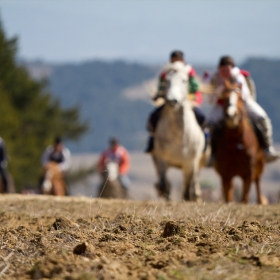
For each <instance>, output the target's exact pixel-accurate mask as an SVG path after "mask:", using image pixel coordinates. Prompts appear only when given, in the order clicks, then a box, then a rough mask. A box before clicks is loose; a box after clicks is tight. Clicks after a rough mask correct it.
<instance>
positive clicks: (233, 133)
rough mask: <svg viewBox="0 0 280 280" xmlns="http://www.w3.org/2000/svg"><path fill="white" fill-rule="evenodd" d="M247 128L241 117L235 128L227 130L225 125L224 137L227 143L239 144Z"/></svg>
mask: <svg viewBox="0 0 280 280" xmlns="http://www.w3.org/2000/svg"><path fill="white" fill-rule="evenodd" d="M247 127H248V120H247V118H246V117H244V116H243V117H242V118H241V120H240V122H239V124H238V126H237V127H236V128H228V127H227V126H226V125H225V136H226V138H227V141H232V142H241V141H243V136H244V132H245V130H246V128H247Z"/></svg>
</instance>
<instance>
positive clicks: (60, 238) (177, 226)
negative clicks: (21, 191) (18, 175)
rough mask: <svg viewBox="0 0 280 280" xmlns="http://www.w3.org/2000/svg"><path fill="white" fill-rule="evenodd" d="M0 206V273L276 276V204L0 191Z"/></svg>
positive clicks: (279, 210)
mask: <svg viewBox="0 0 280 280" xmlns="http://www.w3.org/2000/svg"><path fill="white" fill-rule="evenodd" d="M0 210H1V212H0V225H1V228H0V231H1V236H0V237H1V238H0V243H1V245H0V255H1V257H0V259H1V260H0V278H1V277H2V278H3V279H49V278H51V279H68V280H70V279H80V280H82V279H84V280H86V279H160V280H163V279H266V280H268V279H280V224H279V217H280V216H279V215H280V207H279V205H271V206H257V205H249V206H245V205H237V204H233V205H224V204H205V205H196V204H193V203H172V202H170V203H164V202H137V201H120V200H102V199H99V200H97V199H89V198H82V197H81V198H79V197H68V198H62V199H59V198H53V197H42V196H20V195H2V196H0ZM4 259H5V260H4Z"/></svg>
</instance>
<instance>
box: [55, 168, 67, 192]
mask: <svg viewBox="0 0 280 280" xmlns="http://www.w3.org/2000/svg"><path fill="white" fill-rule="evenodd" d="M52 186H53V194H54V195H56V196H65V195H66V185H65V182H64V178H63V176H62V174H61V173H60V172H56V174H55V175H54V176H53V180H52Z"/></svg>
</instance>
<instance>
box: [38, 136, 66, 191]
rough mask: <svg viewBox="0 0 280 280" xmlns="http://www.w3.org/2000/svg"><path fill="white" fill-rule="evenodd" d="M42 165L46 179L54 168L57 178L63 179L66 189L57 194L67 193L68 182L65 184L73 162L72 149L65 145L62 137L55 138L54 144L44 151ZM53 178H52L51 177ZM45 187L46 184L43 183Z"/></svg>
mask: <svg viewBox="0 0 280 280" xmlns="http://www.w3.org/2000/svg"><path fill="white" fill-rule="evenodd" d="M41 162H42V166H43V168H44V172H45V174H44V181H45V179H46V178H45V177H46V175H47V174H48V171H49V170H51V169H52V170H53V171H54V173H55V176H56V178H58V180H62V181H63V185H64V190H63V191H62V192H60V191H61V190H59V194H56V193H54V194H55V195H65V194H66V184H65V174H66V172H67V171H68V170H69V168H70V164H71V153H70V150H69V149H67V148H66V147H64V145H63V142H62V140H61V138H60V137H57V138H55V140H54V144H53V146H48V147H47V148H46V150H45V151H44V153H43V155H42V158H41ZM50 180H51V179H50ZM43 188H44V184H43Z"/></svg>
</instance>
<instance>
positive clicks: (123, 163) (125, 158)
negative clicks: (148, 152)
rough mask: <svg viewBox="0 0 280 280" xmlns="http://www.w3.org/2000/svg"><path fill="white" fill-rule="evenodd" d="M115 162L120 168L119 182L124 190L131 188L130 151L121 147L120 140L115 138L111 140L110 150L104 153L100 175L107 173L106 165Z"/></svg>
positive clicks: (100, 165) (100, 164)
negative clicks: (129, 174) (129, 172)
mask: <svg viewBox="0 0 280 280" xmlns="http://www.w3.org/2000/svg"><path fill="white" fill-rule="evenodd" d="M110 161H114V162H117V163H118V166H119V177H118V179H119V181H120V183H121V185H122V187H123V188H124V189H126V190H127V189H128V188H129V186H130V180H129V177H128V171H129V168H130V156H129V153H128V151H127V150H126V149H125V148H124V147H123V146H121V145H120V143H119V140H118V139H117V138H115V137H112V138H110V139H109V148H108V149H106V150H105V151H103V152H102V154H101V156H100V159H99V162H98V169H99V172H100V173H103V172H106V165H107V164H108V163H109V162H110Z"/></svg>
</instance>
